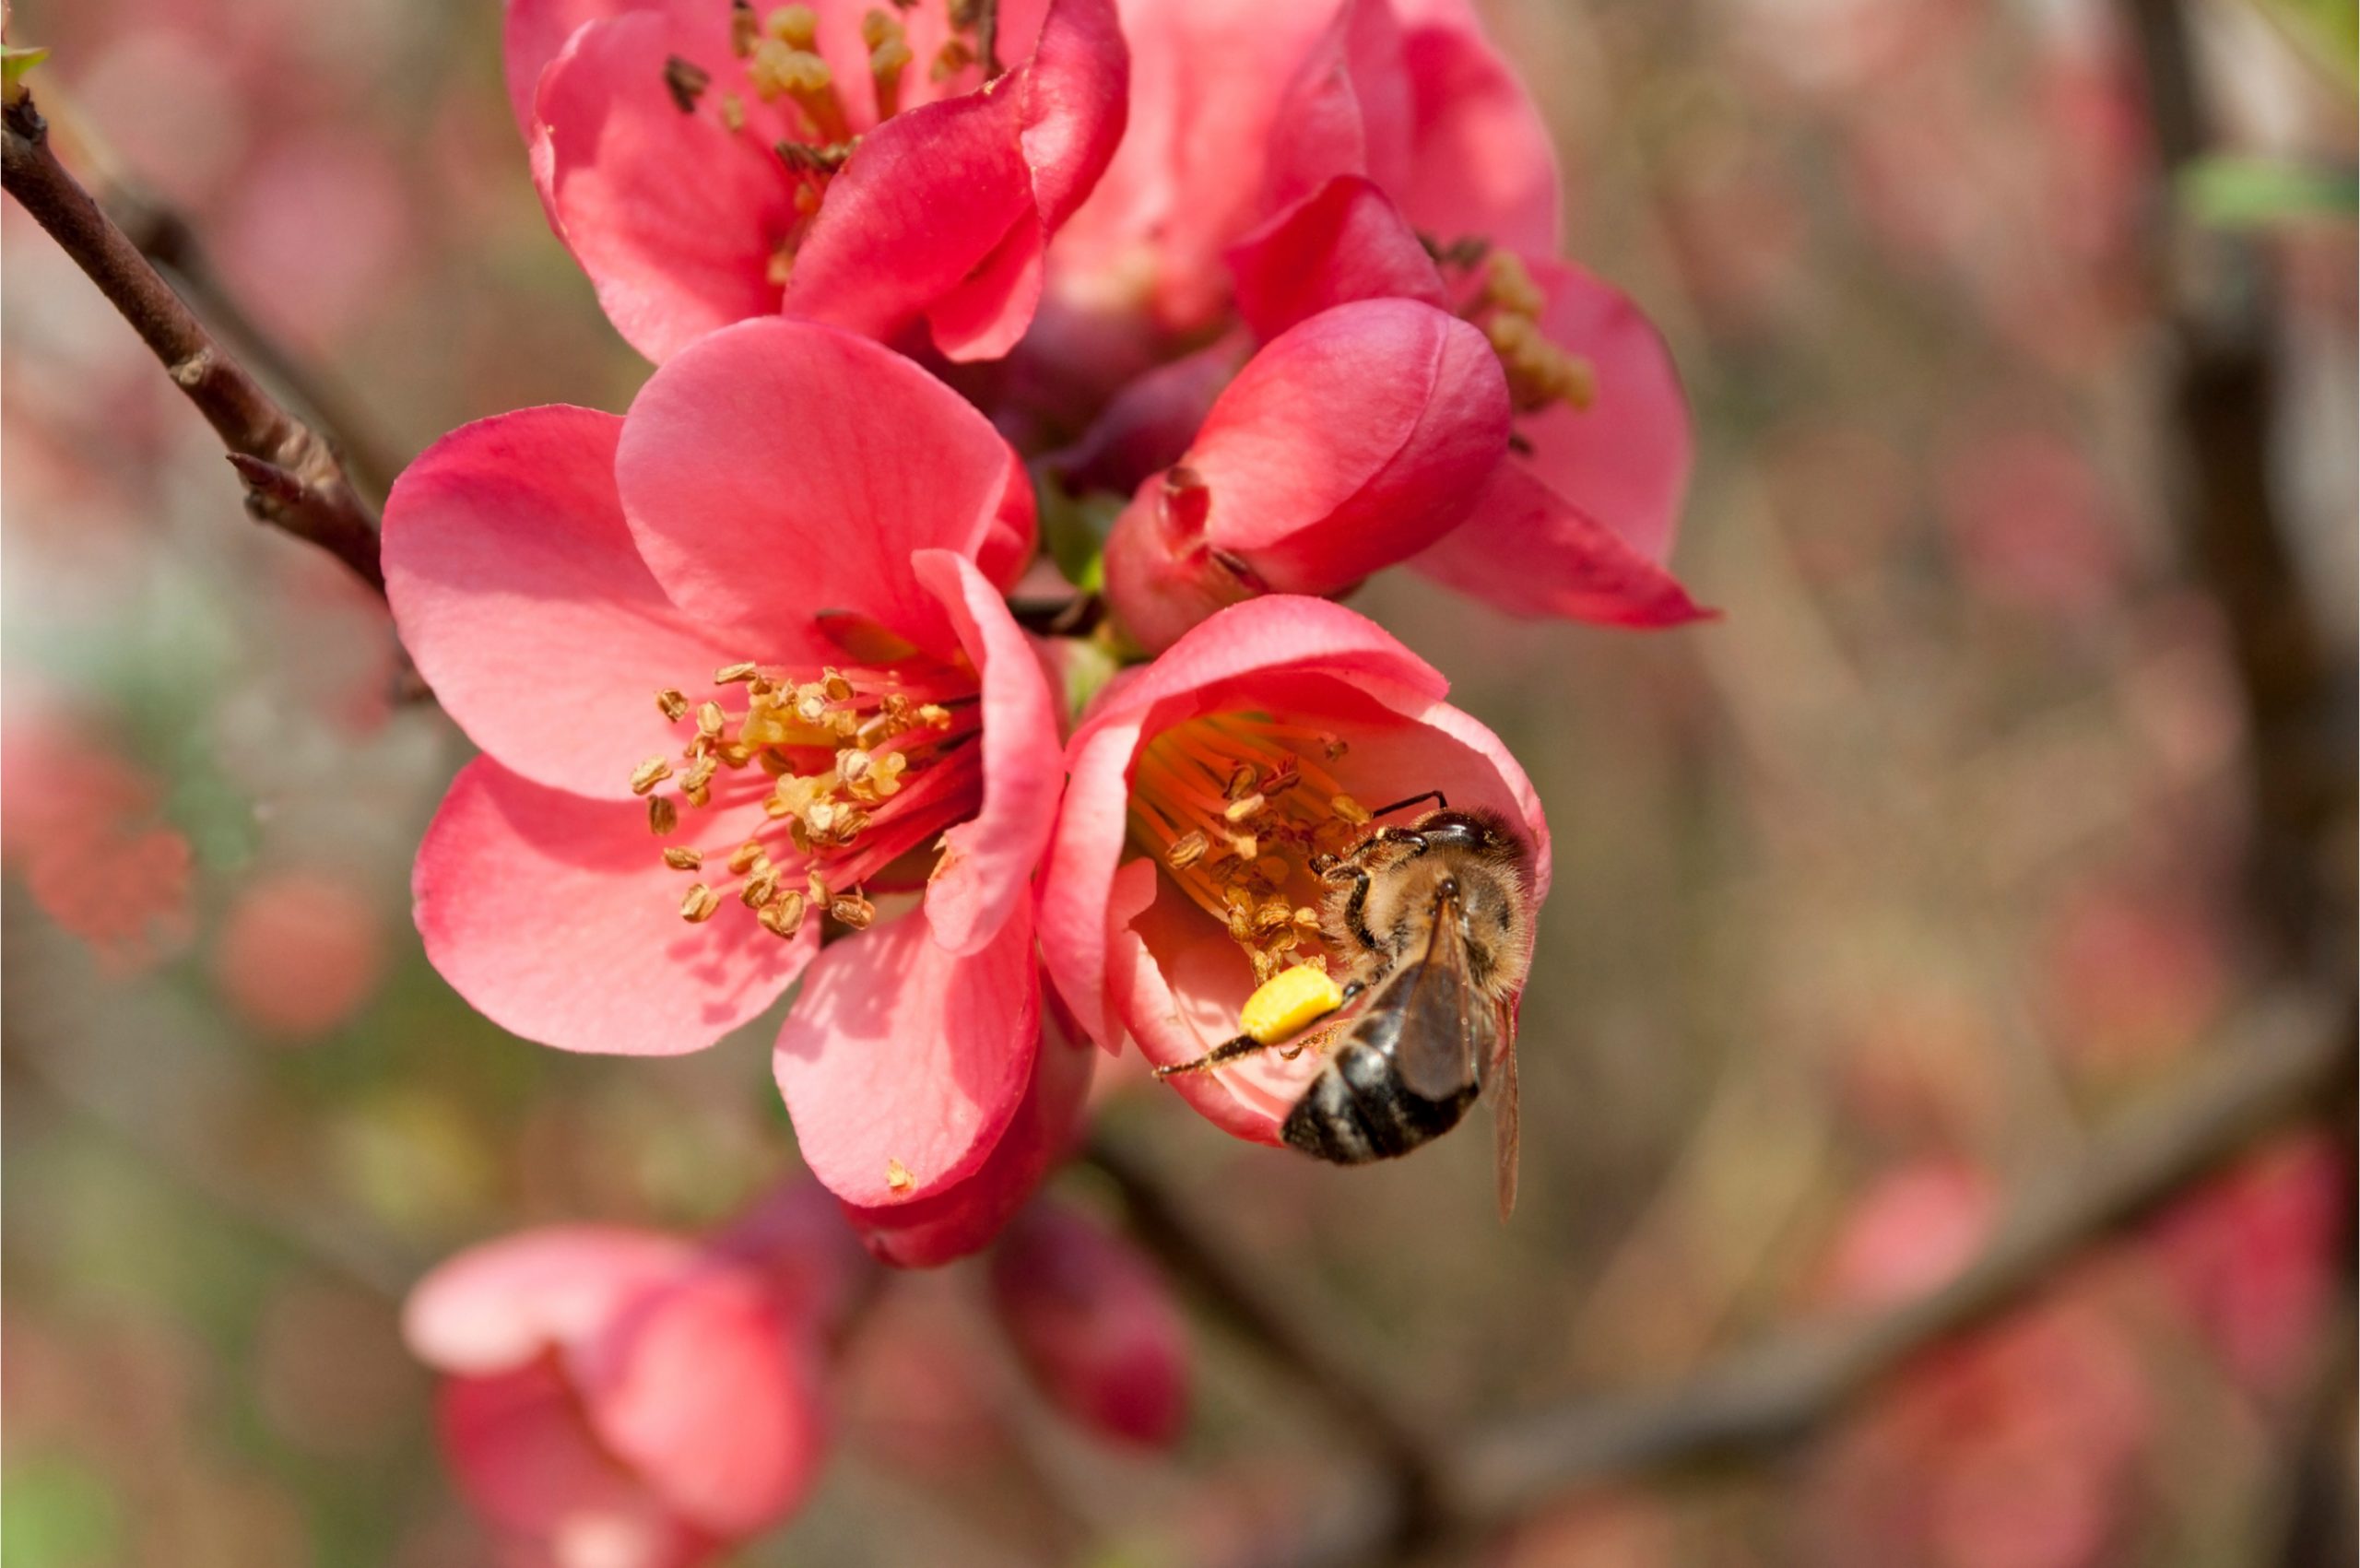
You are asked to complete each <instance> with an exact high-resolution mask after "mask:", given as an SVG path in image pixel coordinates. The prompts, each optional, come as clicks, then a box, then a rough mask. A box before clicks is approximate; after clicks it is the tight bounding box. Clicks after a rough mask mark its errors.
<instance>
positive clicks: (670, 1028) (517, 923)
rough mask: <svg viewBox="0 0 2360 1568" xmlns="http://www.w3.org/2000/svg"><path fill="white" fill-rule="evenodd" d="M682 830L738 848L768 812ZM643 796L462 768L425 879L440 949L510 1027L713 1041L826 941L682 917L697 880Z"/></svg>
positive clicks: (733, 921) (423, 910)
mask: <svg viewBox="0 0 2360 1568" xmlns="http://www.w3.org/2000/svg"><path fill="white" fill-rule="evenodd" d="M688 818H689V820H688V821H687V822H685V823H684V824H683V830H682V831H681V832H679V833H678V834H676V835H674V837H673V838H672V839H670V840H668V841H666V842H669V843H691V844H697V845H699V846H701V847H702V848H704V849H706V850H707V851H708V852H715V851H717V852H722V853H726V851H727V849H728V848H729V847H730V846H731V845H734V844H736V843H738V842H739V841H741V840H742V839H744V838H745V837H747V836H748V834H749V831H751V830H752V829H753V827H754V826H755V825H756V824H758V823H759V822H760V821H761V817H760V812H759V808H757V807H751V806H749V807H748V808H743V809H741V810H740V811H738V812H737V813H726V812H713V813H697V812H690V813H689V814H688ZM658 847H659V846H658V841H656V840H655V838H653V837H651V836H650V835H649V833H648V831H647V816H646V813H645V811H644V810H643V809H642V808H640V807H639V806H638V805H637V804H636V803H631V804H625V803H623V802H619V801H610V800H591V799H585V798H584V797H583V796H576V795H567V794H565V793H563V792H561V791H559V790H553V789H548V788H545V787H543V786H542V785H539V784H534V783H532V782H531V781H529V780H527V779H524V778H520V777H519V776H517V775H516V774H514V773H512V772H508V771H507V770H506V769H505V768H502V767H501V766H500V764H499V763H497V762H495V761H493V760H491V759H490V758H488V757H485V758H478V759H477V760H475V761H473V762H470V763H468V764H467V766H466V768H465V769H463V770H462V771H461V772H460V773H459V776H458V778H457V779H456V780H454V782H453V783H452V785H451V793H450V794H449V795H447V796H444V797H443V808H442V810H441V811H440V812H438V813H437V814H436V816H435V819H434V822H433V825H432V826H431V827H429V828H428V829H427V831H426V842H425V843H422V844H421V845H420V846H419V852H418V867H417V870H416V872H415V874H414V877H413V879H412V891H413V893H414V894H415V896H416V900H417V917H418V929H419V935H420V936H421V937H424V938H425V942H426V956H427V957H428V959H430V960H431V961H432V962H433V964H434V967H435V968H436V969H437V970H438V971H440V972H441V973H442V975H443V979H444V980H446V981H448V982H450V984H451V986H452V988H453V989H454V990H456V991H457V992H458V993H459V994H460V995H461V996H465V997H466V999H467V1000H468V1002H469V1003H471V1004H472V1005H473V1006H474V1007H475V1008H476V1009H477V1010H478V1012H480V1013H482V1014H483V1015H484V1016H485V1017H487V1018H489V1019H490V1020H492V1021H493V1022H494V1023H497V1024H499V1025H500V1026H501V1028H502V1029H505V1030H508V1031H509V1032H512V1033H514V1034H520V1035H522V1036H524V1037H525V1039H527V1040H534V1041H538V1042H539V1043H542V1044H545V1045H555V1046H558V1047H560V1049H563V1050H568V1051H600V1052H613V1053H619V1054H621V1055H643V1056H662V1055H678V1054H679V1053H682V1052H686V1051H696V1050H702V1048H703V1047H705V1046H707V1045H710V1044H712V1043H714V1041H715V1040H718V1039H719V1038H720V1037H721V1036H722V1035H724V1034H726V1033H727V1032H729V1031H731V1030H733V1029H735V1028H737V1026H738V1025H739V1024H741V1023H744V1022H745V1021H746V1020H749V1019H750V1018H752V1017H753V1016H754V1015H755V1014H757V1013H759V1012H761V1010H762V1009H763V1008H767V1007H769V1006H770V1004H771V1003H772V1001H773V1000H774V999H775V998H776V997H777V996H778V994H779V993H780V992H781V991H783V990H785V988H786V986H787V984H788V983H789V982H791V981H792V980H793V979H794V978H795V977H796V974H797V973H799V972H800V971H801V970H802V968H803V966H804V964H805V963H806V962H808V961H809V959H810V957H811V954H812V951H813V949H815V948H816V947H817V946H818V925H817V923H816V922H814V923H813V924H812V925H809V926H807V927H806V929H805V932H804V934H803V935H802V936H801V937H797V938H796V940H794V941H788V942H782V941H780V940H779V939H778V938H777V937H773V936H772V935H771V934H770V933H769V932H767V931H765V930H763V929H762V928H761V925H758V924H757V923H756V922H755V920H754V919H753V917H752V915H751V914H750V913H749V912H748V911H745V910H741V909H738V908H736V907H735V906H734V905H732V906H729V907H726V908H724V909H723V910H722V911H721V912H720V913H719V914H715V915H714V917H713V918H712V919H711V920H709V921H707V922H706V923H704V924H703V925H689V924H688V923H687V922H685V921H683V920H682V919H681V918H680V913H679V904H680V897H681V895H682V893H683V892H685V891H686V890H687V888H688V885H689V883H690V881H691V880H693V878H691V877H690V876H689V875H687V874H684V873H682V872H678V871H673V870H671V869H669V868H667V867H666V866H665V864H664V862H663V860H662V859H661V857H660V856H659V855H657V853H656V852H657V849H658Z"/></svg>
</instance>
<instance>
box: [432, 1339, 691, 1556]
mask: <svg viewBox="0 0 2360 1568" xmlns="http://www.w3.org/2000/svg"><path fill="white" fill-rule="evenodd" d="M435 1426H436V1429H437V1432H438V1435H439V1436H440V1438H441V1440H442V1445H443V1453H444V1455H445V1456H447V1457H448V1459H449V1462H450V1465H451V1469H452V1472H453V1474H454V1477H455V1478H456V1480H458V1483H459V1489H460V1491H462V1492H463V1493H465V1495H466V1499H467V1501H468V1503H471V1504H473V1505H474V1506H475V1507H476V1508H477V1509H478V1510H479V1511H480V1512H481V1513H482V1514H483V1515H484V1516H485V1517H486V1518H488V1519H490V1520H491V1521H492V1522H493V1523H495V1524H497V1525H499V1526H501V1527H504V1528H507V1529H510V1530H514V1531H516V1532H518V1533H520V1534H523V1535H526V1536H547V1535H549V1534H552V1533H554V1532H556V1531H557V1530H559V1529H561V1528H563V1527H565V1526H566V1525H568V1524H569V1523H570V1522H573V1521H581V1520H596V1521H599V1522H601V1523H602V1524H603V1523H607V1522H608V1521H611V1522H612V1527H614V1528H616V1529H617V1530H618V1531H619V1533H621V1534H622V1535H624V1536H625V1537H627V1538H628V1539H632V1540H633V1541H634V1542H638V1541H642V1540H643V1541H644V1542H645V1543H646V1544H647V1545H648V1546H650V1547H651V1548H652V1547H655V1546H658V1545H672V1544H676V1539H675V1538H676V1537H677V1535H678V1533H679V1532H680V1530H681V1527H679V1526H678V1524H677V1523H676V1522H674V1521H673V1520H671V1519H670V1518H669V1517H668V1516H667V1515H666V1513H665V1511H664V1510H663V1508H662V1507H661V1506H660V1505H659V1504H658V1503H656V1501H655V1498H654V1497H653V1496H652V1495H650V1494H649V1492H648V1491H647V1489H646V1488H645V1487H643V1486H642V1485H641V1484H640V1482H639V1480H638V1479H637V1478H636V1477H634V1476H632V1475H631V1473H630V1471H629V1470H627V1469H625V1468H623V1466H622V1465H621V1464H620V1462H619V1461H618V1460H617V1459H616V1458H615V1457H614V1456H612V1455H610V1454H608V1453H607V1452H606V1451H605V1450H604V1449H603V1448H601V1447H600V1446H599V1444H598V1443H597V1441H596V1438H595V1437H594V1436H593V1435H592V1433H591V1431H590V1427H589V1423H588V1422H587V1421H584V1419H583V1413H582V1406H581V1403H580V1401H579V1399H578V1398H577V1397H576V1396H575V1393H574V1390H573V1387H572V1384H570V1383H569V1382H568V1381H567V1380H566V1377H565V1374H564V1373H563V1372H562V1370H560V1367H559V1365H558V1363H557V1362H556V1361H555V1360H554V1359H550V1358H545V1359H543V1360H540V1361H536V1362H528V1363H527V1364H525V1365H524V1366H521V1367H518V1368H515V1369H514V1370H513V1371H509V1372H503V1373H494V1374H492V1375H490V1376H488V1377H461V1378H454V1379H453V1380H452V1381H451V1382H449V1383H446V1384H444V1385H443V1391H442V1395H441V1397H440V1398H439V1399H438V1400H437V1402H436V1410H435ZM662 1561H664V1559H663V1558H662V1557H661V1556H657V1555H654V1554H653V1553H650V1554H647V1555H643V1556H635V1557H634V1558H633V1559H632V1562H634V1564H637V1563H639V1562H662Z"/></svg>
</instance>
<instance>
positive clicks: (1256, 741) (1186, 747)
mask: <svg viewBox="0 0 2360 1568" xmlns="http://www.w3.org/2000/svg"><path fill="white" fill-rule="evenodd" d="M1345 749H1346V748H1345V744H1344V742H1343V741H1342V740H1340V739H1339V738H1338V737H1335V736H1334V735H1331V734H1328V733H1327V732H1325V731H1321V730H1314V729H1309V728H1305V727H1304V726H1301V725H1290V724H1287V723H1284V722H1282V721H1280V720H1278V719H1275V718H1272V717H1271V716H1270V715H1269V714H1268V713H1212V714H1207V715H1204V716H1202V717H1198V718H1194V719H1190V720H1188V721H1186V723H1183V724H1178V725H1174V726H1172V727H1171V728H1170V729H1167V730H1165V731H1163V732H1162V734H1160V735H1158V736H1156V737H1154V738H1153V739H1151V740H1150V741H1149V742H1148V743H1147V744H1146V745H1144V746H1142V747H1141V748H1140V749H1139V757H1138V759H1137V760H1136V762H1135V763H1134V764H1133V767H1132V772H1131V794H1130V811H1129V820H1130V839H1131V842H1132V843H1135V844H1137V845H1138V846H1139V848H1140V849H1142V850H1144V851H1146V852H1147V853H1148V854H1150V855H1155V856H1156V857H1157V858H1158V859H1160V860H1161V861H1162V863H1163V867H1164V869H1165V870H1166V871H1167V872H1169V873H1170V874H1171V876H1172V878H1173V880H1174V881H1175V882H1177V883H1178V884H1179V885H1180V888H1181V890H1183V891H1185V892H1186V894H1187V895H1188V897H1189V898H1190V899H1191V900H1192V901H1194V902H1195V903H1196V904H1197V906H1198V908H1200V909H1202V910H1203V911H1204V912H1205V913H1206V914H1209V915H1211V916H1212V917H1213V918H1214V919H1216V920H1218V921H1220V922H1221V924H1222V925H1223V926H1224V927H1225V928H1226V929H1227V930H1228V932H1229V935H1230V939H1231V940H1232V941H1233V942H1235V943H1236V944H1237V946H1238V948H1239V949H1240V950H1241V951H1243V952H1244V953H1245V956H1246V958H1247V959H1248V960H1249V961H1251V962H1252V963H1253V965H1254V978H1255V979H1256V980H1257V982H1259V981H1266V980H1268V979H1269V978H1270V977H1271V976H1272V975H1273V974H1276V973H1278V972H1279V971H1280V970H1281V969H1284V968H1286V967H1287V966H1288V965H1289V964H1290V963H1306V962H1308V963H1323V962H1325V961H1326V959H1327V953H1326V951H1325V950H1324V945H1323V944H1322V942H1321V941H1320V923H1319V908H1318V905H1319V899H1320V888H1319V882H1318V879H1317V878H1316V877H1315V876H1314V875H1313V874H1312V872H1311V870H1310V867H1309V862H1310V860H1311V858H1312V857H1313V856H1314V855H1338V854H1340V853H1342V852H1343V851H1344V850H1346V849H1348V848H1350V847H1351V843H1352V842H1353V841H1354V840H1355V839H1357V838H1358V837H1359V836H1360V832H1361V829H1362V828H1363V826H1364V825H1365V824H1366V823H1367V821H1368V819H1369V814H1368V812H1367V811H1366V810H1365V809H1364V808H1363V807H1362V806H1361V804H1360V803H1359V802H1358V801H1356V800H1354V799H1353V798H1352V797H1351V796H1350V795H1348V794H1346V793H1345V792H1344V789H1343V787H1342V786H1341V785H1339V784H1338V783H1337V782H1336V778H1335V775H1334V774H1333V773H1331V772H1328V767H1329V765H1330V764H1332V763H1334V762H1337V761H1339V760H1341V759H1342V757H1343V755H1344V752H1345Z"/></svg>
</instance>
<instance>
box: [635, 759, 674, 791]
mask: <svg viewBox="0 0 2360 1568" xmlns="http://www.w3.org/2000/svg"><path fill="white" fill-rule="evenodd" d="M671 776H672V764H671V763H669V762H667V761H666V760H664V759H663V758H661V757H650V758H649V759H648V760H646V761H644V762H642V763H641V764H640V765H639V766H638V767H636V768H633V769H632V770H631V793H632V794H633V795H645V794H646V793H647V792H648V791H649V790H652V789H654V788H655V786H656V785H657V784H662V783H663V782H664V781H665V780H666V779H668V778H670V777H671Z"/></svg>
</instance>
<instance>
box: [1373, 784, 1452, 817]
mask: <svg viewBox="0 0 2360 1568" xmlns="http://www.w3.org/2000/svg"><path fill="white" fill-rule="evenodd" d="M1423 800H1431V801H1433V802H1434V805H1436V806H1437V807H1439V808H1442V809H1443V810H1445V811H1447V810H1449V809H1450V802H1449V801H1448V800H1446V799H1445V798H1444V797H1443V793H1442V791H1440V790H1438V789H1430V790H1428V791H1426V793H1425V794H1423V795H1413V796H1410V798H1409V799H1407V800H1397V801H1395V802H1394V803H1393V804H1392V805H1390V806H1382V807H1379V808H1377V809H1375V810H1374V811H1372V812H1370V813H1369V816H1370V817H1371V818H1377V817H1390V816H1392V815H1393V814H1394V813H1395V812H1396V811H1406V810H1408V809H1409V808H1410V807H1412V806H1415V805H1417V804H1418V803H1419V802H1420V801H1423Z"/></svg>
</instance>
